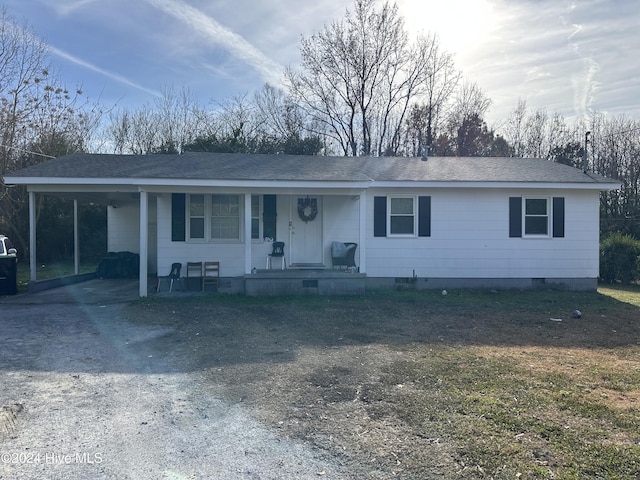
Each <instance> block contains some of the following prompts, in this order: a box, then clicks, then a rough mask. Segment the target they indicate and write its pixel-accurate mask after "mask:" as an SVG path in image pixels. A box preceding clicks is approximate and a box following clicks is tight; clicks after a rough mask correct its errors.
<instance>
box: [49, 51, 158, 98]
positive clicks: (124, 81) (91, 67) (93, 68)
mask: <svg viewBox="0 0 640 480" xmlns="http://www.w3.org/2000/svg"><path fill="white" fill-rule="evenodd" d="M49 49H50V50H51V53H53V54H54V55H57V56H58V57H60V58H63V59H65V60H67V61H69V62H71V63H73V64H75V65H79V66H81V67H84V68H87V69H89V70H91V71H93V72H96V73H99V74H101V75H104V76H105V77H108V78H110V79H112V80H115V81H117V82H119V83H122V84H124V85H127V86H129V87H133V88H135V89H137V90H140V91H143V92H145V93H150V94H151V95H154V96H156V97H161V96H162V94H161V93H160V92H158V91H157V90H152V89H149V88H146V87H143V86H142V85H139V84H137V83H135V82H132V81H131V80H129V79H127V78H125V77H123V76H122V75H118V74H117V73H112V72H108V71H107V70H104V69H102V68H100V67H97V66H95V65H93V64H91V63H89V62H86V61H84V60H82V59H80V58H78V57H75V56H73V55H71V54H70V53H67V52H65V51H63V50H60V49H59V48H56V47H51V46H50V47H49Z"/></svg>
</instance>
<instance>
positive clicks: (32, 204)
mask: <svg viewBox="0 0 640 480" xmlns="http://www.w3.org/2000/svg"><path fill="white" fill-rule="evenodd" d="M29 279H30V280H31V281H32V282H35V281H36V194H35V192H29Z"/></svg>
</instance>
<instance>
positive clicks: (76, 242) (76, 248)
mask: <svg viewBox="0 0 640 480" xmlns="http://www.w3.org/2000/svg"><path fill="white" fill-rule="evenodd" d="M73 270H74V273H75V274H76V275H78V274H79V273H80V235H79V234H78V200H77V199H74V200H73Z"/></svg>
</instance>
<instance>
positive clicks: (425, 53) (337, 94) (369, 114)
mask: <svg viewBox="0 0 640 480" xmlns="http://www.w3.org/2000/svg"><path fill="white" fill-rule="evenodd" d="M375 3H376V2H375V0H356V1H355V4H354V10H353V11H350V10H347V12H346V15H345V18H344V19H343V20H341V21H335V22H333V23H331V24H330V25H328V26H325V28H324V30H322V31H321V32H319V33H316V34H314V35H312V36H311V37H309V38H303V39H302V42H301V48H300V52H301V57H302V62H301V63H302V65H301V71H300V72H296V71H294V70H293V69H291V68H289V69H288V70H287V72H286V78H287V80H288V86H289V91H290V93H291V95H292V96H293V97H294V98H295V99H296V101H297V102H298V103H299V104H300V105H301V107H302V108H304V109H305V111H306V112H307V114H308V115H309V116H310V117H311V118H312V119H313V120H314V121H315V122H317V123H318V124H319V125H323V126H324V128H323V129H321V131H319V132H318V133H321V134H326V135H328V136H329V137H330V138H331V139H332V140H333V141H334V142H335V143H336V144H337V145H338V147H339V149H340V150H341V151H342V153H343V154H344V155H353V156H356V155H360V154H361V155H371V154H377V155H382V154H396V153H397V152H398V150H399V147H400V144H401V140H402V134H403V129H404V127H405V120H406V118H407V116H408V113H409V111H410V108H411V105H412V103H413V102H415V101H416V99H418V98H420V95H423V94H425V93H427V92H428V88H427V87H428V81H429V80H430V79H431V80H434V75H435V72H436V71H437V70H438V68H444V67H442V66H441V65H440V64H439V63H438V61H436V60H437V59H434V56H435V57H437V56H438V52H439V50H438V40H437V37H435V36H421V37H419V38H418V39H417V40H416V41H415V42H414V43H411V42H410V41H409V38H408V35H407V32H406V30H405V27H404V20H403V18H402V17H401V16H400V15H399V13H398V7H397V5H395V4H390V3H388V2H387V3H384V4H383V5H382V6H381V7H380V8H379V9H376V8H375ZM445 63H446V62H445ZM442 71H444V70H442ZM439 78H442V77H439ZM436 92H438V90H437V89H435V88H434V89H433V93H434V95H436Z"/></svg>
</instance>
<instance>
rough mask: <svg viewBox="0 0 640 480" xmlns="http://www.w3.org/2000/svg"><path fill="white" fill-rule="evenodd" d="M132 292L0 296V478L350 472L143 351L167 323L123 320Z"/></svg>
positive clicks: (93, 285)
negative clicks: (282, 435)
mask: <svg viewBox="0 0 640 480" xmlns="http://www.w3.org/2000/svg"><path fill="white" fill-rule="evenodd" d="M136 295H137V284H135V285H133V284H131V283H126V282H113V281H112V282H111V283H109V282H108V281H104V280H103V281H101V280H94V281H90V282H85V283H83V284H79V285H76V286H71V287H64V288H59V289H55V290H52V291H48V292H41V293H39V294H30V295H19V296H15V297H2V298H0V385H1V388H0V479H33V478H48V479H83V480H84V479H202V478H206V479H310V478H314V479H316V478H340V479H346V478H354V477H352V476H351V475H350V474H349V473H348V472H347V471H345V469H344V468H343V467H341V466H340V465H339V464H338V461H337V460H335V459H332V458H322V457H321V456H320V452H319V451H318V450H314V449H312V448H311V447H310V446H309V445H305V444H304V443H302V442H301V441H299V440H295V439H290V438H282V437H279V436H278V435H276V433H275V432H274V431H273V430H271V429H268V428H267V427H265V426H263V425H261V424H259V423H258V422H257V421H256V420H254V419H253V418H252V417H251V416H250V415H249V412H248V411H247V410H246V408H247V407H245V406H244V405H242V404H241V403H230V402H229V400H224V399H223V398H224V396H223V395H222V394H221V390H218V386H217V385H216V384H215V383H212V382H211V379H210V378H209V379H206V378H205V376H204V374H203V373H202V372H199V371H198V370H197V369H182V371H176V367H175V364H173V363H171V362H169V361H168V357H167V356H166V355H165V354H164V353H165V352H163V351H159V350H158V349H157V348H156V349H153V350H150V349H149V348H147V347H146V345H148V344H149V343H153V340H154V339H156V338H160V337H166V336H169V335H170V334H171V333H172V332H173V331H174V330H175V327H166V326H160V327H159V326H154V325H151V324H149V325H147V324H139V323H133V322H131V321H130V319H129V318H128V317H127V315H126V311H127V303H126V302H128V301H129V300H131V299H132V298H135V296H136ZM150 341H151V342H150ZM166 353H167V354H168V353H169V352H166Z"/></svg>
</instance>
